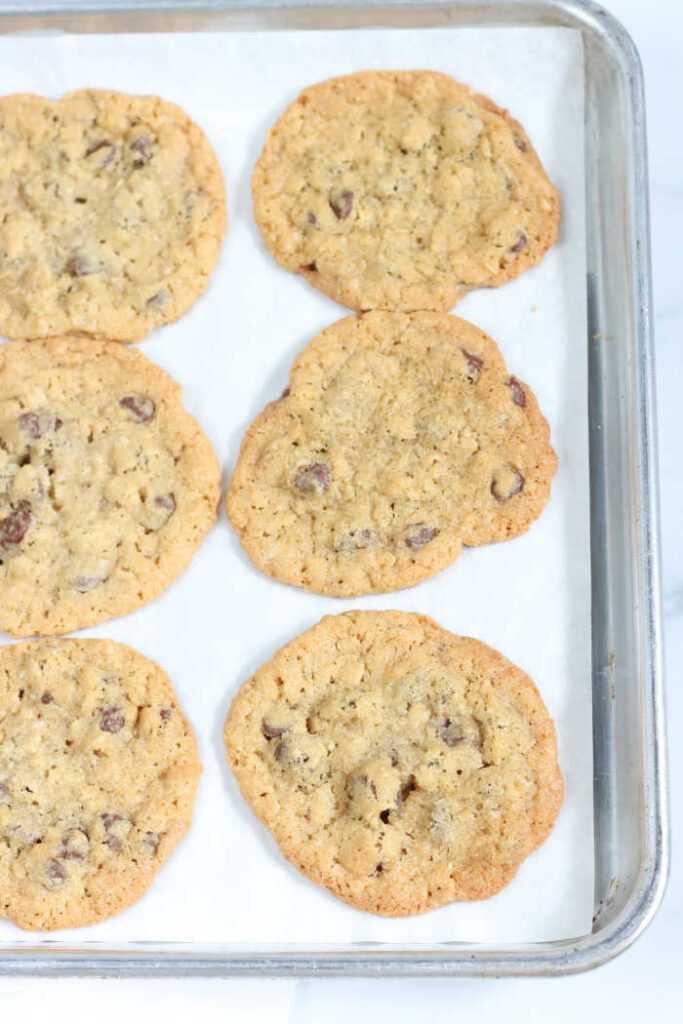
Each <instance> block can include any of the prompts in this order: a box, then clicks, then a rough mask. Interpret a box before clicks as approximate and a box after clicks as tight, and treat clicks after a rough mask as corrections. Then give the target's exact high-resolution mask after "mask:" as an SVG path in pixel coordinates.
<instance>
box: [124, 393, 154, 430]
mask: <svg viewBox="0 0 683 1024" xmlns="http://www.w3.org/2000/svg"><path fill="white" fill-rule="evenodd" d="M119 405H120V406H121V408H122V409H128V411H129V413H130V418H131V419H132V420H135V422H136V423H148V422H149V420H151V419H152V417H153V416H154V413H155V412H156V405H155V404H154V402H153V401H152V399H151V398H149V396H148V395H124V396H123V398H120V399H119Z"/></svg>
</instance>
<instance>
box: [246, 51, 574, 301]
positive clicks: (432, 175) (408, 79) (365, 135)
mask: <svg viewBox="0 0 683 1024" xmlns="http://www.w3.org/2000/svg"><path fill="white" fill-rule="evenodd" d="M252 188H253V195H254V212H255V216H256V221H257V223H258V226H259V228H260V229H261V233H262V235H263V239H264V241H265V244H266V246H267V247H268V249H269V250H270V252H271V254H272V255H273V256H274V257H275V259H276V260H277V261H278V263H279V264H280V265H281V266H283V267H285V269H287V270H290V271H293V272H295V273H297V272H298V273H300V274H303V276H304V277H305V278H306V279H307V280H308V281H309V282H310V283H311V284H312V285H314V286H315V287H316V288H319V289H320V291H322V292H324V293H325V294H326V295H329V296H330V297H331V298H333V299H336V300H337V302H340V303H342V305H345V306H349V307H350V308H351V309H355V310H359V311H361V310H367V309H396V310H408V311H410V310H415V309H435V310H443V311H445V310H448V309H451V308H452V307H453V306H454V305H455V303H456V302H457V301H458V300H459V299H461V298H462V297H463V296H464V295H465V294H466V293H467V292H468V291H470V290H471V289H473V288H481V287H484V286H488V287H493V286H497V285H501V284H503V283H504V282H505V281H508V280H510V279H511V278H513V277H516V276H517V275H518V274H520V273H521V272H522V271H523V270H526V269H527V268H528V267H531V266H533V264H535V263H538V262H539V260H540V259H541V258H542V256H543V254H544V253H545V252H546V250H547V249H548V248H549V247H550V246H551V245H553V243H554V242H555V241H556V240H557V228H558V221H559V216H560V204H559V199H558V195H557V191H556V189H555V188H554V186H553V185H552V184H551V183H550V181H549V180H548V177H547V175H546V173H545V171H544V170H543V167H542V166H541V162H540V160H539V159H538V157H537V155H536V153H535V151H534V149H533V146H532V145H531V142H530V141H529V139H528V137H527V135H526V134H525V132H524V130H523V128H522V126H521V125H520V124H518V123H517V121H514V120H513V119H512V118H511V117H510V115H509V114H508V112H507V111H506V110H502V109H501V108H500V107H497V106H496V105H495V103H492V102H491V100H489V99H487V98H486V97H485V96H478V95H476V94H475V93H474V92H473V91H472V90H471V89H470V88H469V87H467V86H465V85H460V84H459V83H458V82H456V81H454V80H453V79H452V78H450V77H449V76H448V75H443V74H438V73H436V72H433V71H366V72H362V73H360V74H354V75H347V76H345V77H343V78H333V79H331V80H330V81H327V82H321V83H319V84H318V85H313V86H311V87H310V88H308V89H304V91H303V92H302V93H301V95H300V96H299V98H298V99H297V100H295V101H294V103H292V104H291V106H290V107H289V108H288V109H287V110H286V111H285V113H284V114H283V115H282V117H281V118H280V120H279V121H278V122H277V123H276V124H275V126H274V127H273V128H272V130H271V131H270V133H269V135H268V139H267V141H266V144H265V146H264V149H263V152H262V154H261V157H260V159H259V161H258V163H257V165H256V169H255V172H254V177H253V183H252Z"/></svg>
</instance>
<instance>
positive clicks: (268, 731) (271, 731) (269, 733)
mask: <svg viewBox="0 0 683 1024" xmlns="http://www.w3.org/2000/svg"><path fill="white" fill-rule="evenodd" d="M261 732H262V733H263V735H264V736H265V737H266V739H267V740H274V739H277V737H278V736H284V734H285V733H286V732H289V727H288V726H286V725H272V724H271V722H268V721H267V720H266V719H265V718H264V719H263V720H262V721H261Z"/></svg>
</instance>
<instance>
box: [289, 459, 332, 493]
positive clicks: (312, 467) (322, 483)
mask: <svg viewBox="0 0 683 1024" xmlns="http://www.w3.org/2000/svg"><path fill="white" fill-rule="evenodd" d="M294 486H295V487H296V488H297V490H299V491H302V492H303V493H304V494H314V493H317V494H319V493H320V492H321V491H326V490H327V489H328V488H329V486H330V467H329V466H327V465H325V463H324V462H311V463H310V464H309V465H308V466H302V467H301V469H299V470H297V473H296V476H295V477H294Z"/></svg>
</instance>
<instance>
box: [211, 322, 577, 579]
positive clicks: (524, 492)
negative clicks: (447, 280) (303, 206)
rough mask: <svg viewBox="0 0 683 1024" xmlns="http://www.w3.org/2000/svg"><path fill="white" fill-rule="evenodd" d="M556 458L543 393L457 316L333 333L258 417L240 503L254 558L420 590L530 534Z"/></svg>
mask: <svg viewBox="0 0 683 1024" xmlns="http://www.w3.org/2000/svg"><path fill="white" fill-rule="evenodd" d="M556 465H557V459H556V457H555V453H554V451H553V449H552V447H551V445H550V432H549V429H548V424H547V423H546V421H545V419H544V418H543V416H542V415H541V413H540V411H539V408H538V404H537V402H536V399H535V397H534V395H533V393H532V392H531V390H530V389H529V388H528V387H527V386H526V385H525V384H523V383H522V382H521V381H519V380H518V379H517V378H516V377H513V376H511V375H510V374H509V373H508V371H507V370H506V368H505V364H504V362H503V359H502V356H501V354H500V352H499V350H498V348H497V346H496V344H495V342H494V341H492V339H491V338H489V337H488V336H487V335H486V334H484V332H483V331H480V330H479V329H478V328H476V327H474V326H473V325H472V324H470V323H467V321H465V320H461V319H459V318H457V317H455V316H449V315H447V314H444V313H410V314H406V313H384V312H379V311H375V312H371V313H366V314H364V315H362V316H360V317H347V318H346V319H345V320H341V321H339V322H338V323H336V324H333V325H332V326H331V327H328V328H327V329H326V330H324V331H322V332H321V333H320V334H319V335H317V337H316V338H314V339H313V341H311V342H310V344H309V345H308V346H307V347H306V348H305V349H304V350H303V351H302V352H301V354H300V355H299V357H298V358H297V359H296V361H295V363H294V365H293V367H292V370H291V373H290V381H289V387H288V388H287V389H286V391H285V393H284V395H283V396H282V397H281V398H280V399H279V400H278V401H276V402H272V403H271V404H270V405H269V406H267V407H266V409H265V410H264V411H263V412H262V413H261V415H260V416H259V417H258V418H257V419H256V420H255V421H254V423H253V424H252V426H251V427H250V428H249V430H248V431H247V434H246V436H245V439H244V441H243V443H242V449H241V453H240V457H239V461H238V463H237V466H236V468H235V472H234V474H233V477H232V481H231V484H230V491H229V494H228V512H229V515H230V519H231V521H232V523H233V526H234V527H235V529H236V530H237V532H238V534H239V537H240V540H241V542H242V545H243V546H244V548H245V550H246V551H247V554H248V555H249V557H250V558H251V560H252V561H253V562H254V564H255V565H256V566H257V567H258V568H259V569H261V570H262V571H263V572H265V573H267V574H268V575H270V576H272V577H274V578H275V579H277V580H279V581H280V582H283V583H291V584H294V585H295V586H299V587H303V588H304V589H306V590H311V591H314V592H315V593H320V594H327V595H330V596H335V597H352V596H356V595H360V594H368V593H381V592H386V591H391V590H397V589H399V588H401V587H407V586H413V585H414V584H416V583H419V582H420V581H421V580H423V579H427V578H428V577H430V576H433V575H434V574H435V573H436V572H438V571H439V570H441V569H443V568H444V567H445V566H447V565H449V564H450V563H451V562H453V561H455V559H456V558H457V557H458V555H459V553H460V550H461V548H462V545H463V544H465V545H480V544H487V543H490V542H492V541H501V540H506V539H508V538H510V537H515V536H517V535H518V534H520V533H523V532H524V531H525V530H527V529H528V528H529V526H530V525H531V523H532V522H533V521H534V520H535V519H536V518H537V517H538V516H539V515H540V513H541V511H542V509H543V507H544V505H545V503H546V502H547V500H548V498H549V496H550V486H551V482H552V478H553V474H554V472H555V468H556Z"/></svg>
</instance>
